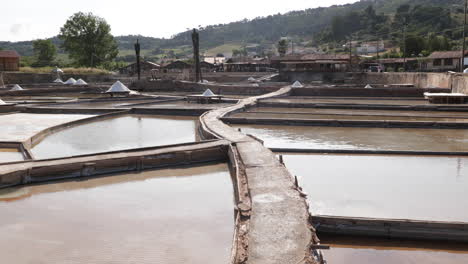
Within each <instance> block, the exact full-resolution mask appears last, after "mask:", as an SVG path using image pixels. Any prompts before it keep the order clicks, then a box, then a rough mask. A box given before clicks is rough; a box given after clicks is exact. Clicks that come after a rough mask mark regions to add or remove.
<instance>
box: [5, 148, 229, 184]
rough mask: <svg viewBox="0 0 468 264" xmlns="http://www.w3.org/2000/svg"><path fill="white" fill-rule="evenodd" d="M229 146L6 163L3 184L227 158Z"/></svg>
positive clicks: (160, 149)
mask: <svg viewBox="0 0 468 264" xmlns="http://www.w3.org/2000/svg"><path fill="white" fill-rule="evenodd" d="M227 148H228V142H226V141H213V142H205V143H198V144H192V145H186V146H176V147H169V148H159V149H146V150H141V151H135V150H130V151H121V152H116V153H110V154H109V153H108V154H99V155H89V156H81V157H74V158H63V159H54V160H39V161H27V162H19V163H12V164H4V165H2V166H0V188H7V187H12V186H17V185H24V184H29V183H36V182H48V181H55V180H60V179H68V178H79V177H93V176H99V175H105V174H109V173H122V172H132V171H142V170H149V169H156V168H162V167H168V166H180V165H188V164H196V163H206V162H213V161H226V160H227V159H228V156H227Z"/></svg>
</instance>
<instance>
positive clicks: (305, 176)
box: [284, 154, 468, 222]
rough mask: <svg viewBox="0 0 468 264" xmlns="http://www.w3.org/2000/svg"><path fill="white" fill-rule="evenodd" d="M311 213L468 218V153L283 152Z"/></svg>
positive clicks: (417, 218) (356, 215) (420, 218)
mask: <svg viewBox="0 0 468 264" xmlns="http://www.w3.org/2000/svg"><path fill="white" fill-rule="evenodd" d="M284 161H285V164H286V166H287V167H288V169H289V170H290V171H291V172H292V173H293V174H294V175H297V176H298V178H299V183H300V184H301V185H302V186H303V188H304V190H305V191H306V192H307V193H308V194H309V198H308V199H309V201H310V203H311V211H312V214H316V215H331V216H350V217H372V218H393V219H414V220H432V221H460V222H468V210H466V208H468V199H467V192H466V190H468V158H466V157H439V156H435V157H429V156H419V157H418V156H384V155H325V154H324V155H284Z"/></svg>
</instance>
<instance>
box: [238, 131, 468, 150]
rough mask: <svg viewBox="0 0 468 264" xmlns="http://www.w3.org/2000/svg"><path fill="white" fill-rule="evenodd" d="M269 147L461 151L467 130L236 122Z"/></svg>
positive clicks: (466, 142)
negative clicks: (240, 123) (244, 123)
mask: <svg viewBox="0 0 468 264" xmlns="http://www.w3.org/2000/svg"><path fill="white" fill-rule="evenodd" d="M234 127H235V128H240V129H241V130H242V132H243V133H246V134H252V135H254V136H256V137H258V138H260V139H261V140H263V141H264V142H265V145H266V146H267V147H269V148H300V149H346V150H353V149H357V150H395V151H396V150H401V151H439V152H463V151H467V150H468V130H466V129H416V128H360V127H314V126H273V125H235V126H234Z"/></svg>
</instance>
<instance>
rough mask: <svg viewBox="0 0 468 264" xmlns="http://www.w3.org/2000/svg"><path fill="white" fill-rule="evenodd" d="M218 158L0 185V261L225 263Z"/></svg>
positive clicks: (223, 186)
mask: <svg viewBox="0 0 468 264" xmlns="http://www.w3.org/2000/svg"><path fill="white" fill-rule="evenodd" d="M232 199H233V198H232V184H231V180H230V175H229V170H228V168H227V166H226V165H224V164H221V165H210V166H202V167H193V168H182V169H167V170H158V171H150V172H144V173H138V174H126V175H118V176H110V177H105V178H98V179H91V180H87V181H78V182H62V183H56V184H48V185H37V186H30V187H24V188H19V189H9V190H0V215H1V217H0V248H1V249H2V250H1V252H2V261H1V262H2V263H15V264H26V263H28V264H30V263H68V264H75V263H77V264H78V263H80V264H82V263H94V264H96V263H100V264H104V263H106V264H107V263H122V264H123V263H125V264H127V263H139V264H140V263H141V264H145V263H148V264H149V263H167V264H180V263H196V264H211V263H212V264H219V263H229V256H230V252H231V243H232V236H233V228H234V220H233V218H234V217H233V201H232Z"/></svg>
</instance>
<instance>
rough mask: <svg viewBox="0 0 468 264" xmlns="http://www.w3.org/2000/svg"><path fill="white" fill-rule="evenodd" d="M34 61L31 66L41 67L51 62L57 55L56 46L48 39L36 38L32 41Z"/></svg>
mask: <svg viewBox="0 0 468 264" xmlns="http://www.w3.org/2000/svg"><path fill="white" fill-rule="evenodd" d="M33 50H34V57H35V62H34V63H33V66H36V67H43V66H50V65H52V64H53V62H54V60H55V57H56V56H57V47H55V45H54V44H53V43H52V41H51V40H50V39H38V40H35V41H33Z"/></svg>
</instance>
